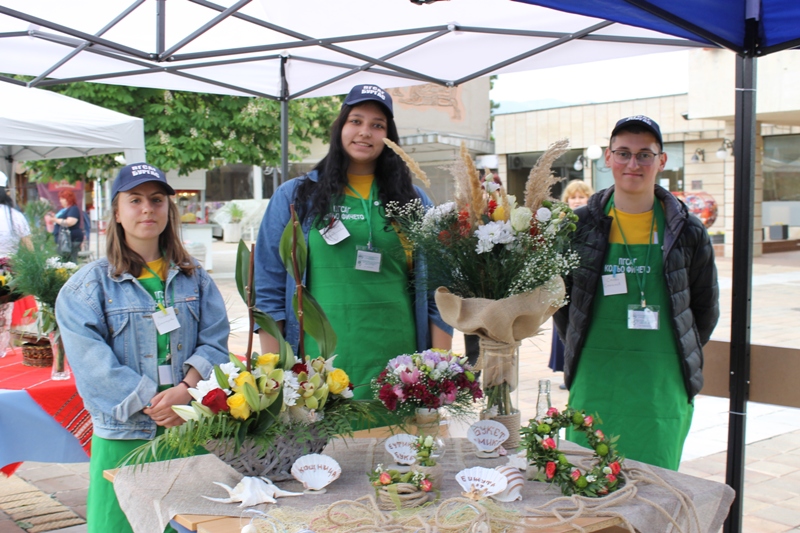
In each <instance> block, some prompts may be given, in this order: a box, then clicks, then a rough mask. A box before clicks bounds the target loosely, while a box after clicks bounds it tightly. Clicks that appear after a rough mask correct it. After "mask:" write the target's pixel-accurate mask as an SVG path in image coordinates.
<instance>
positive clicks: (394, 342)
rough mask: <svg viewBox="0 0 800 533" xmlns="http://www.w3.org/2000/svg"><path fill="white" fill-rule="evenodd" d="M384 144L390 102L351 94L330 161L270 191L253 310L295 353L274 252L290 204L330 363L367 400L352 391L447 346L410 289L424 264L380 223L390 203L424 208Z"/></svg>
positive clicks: (444, 328) (424, 299) (447, 334)
mask: <svg viewBox="0 0 800 533" xmlns="http://www.w3.org/2000/svg"><path fill="white" fill-rule="evenodd" d="M384 138H389V139H391V140H392V141H394V142H398V134H397V127H396V125H395V122H394V115H393V109H392V98H391V96H390V95H389V94H388V93H387V92H385V91H383V89H381V88H380V87H377V86H374V85H358V86H356V87H353V89H352V90H351V91H350V93H349V94H348V96H347V98H346V99H345V101H344V104H343V105H342V109H341V112H340V113H339V116H338V118H337V119H336V121H335V122H334V123H333V127H332V128H331V139H330V149H329V151H328V154H327V155H326V156H325V158H323V159H322V161H320V162H319V164H318V165H317V166H316V168H315V169H314V170H313V171H311V172H310V173H308V174H307V175H305V176H302V177H300V178H297V179H293V180H290V181H288V182H287V183H285V184H283V185H282V186H281V187H280V188H279V189H278V190H277V191H276V192H275V194H274V195H273V197H272V198H271V199H270V202H269V206H268V207H267V212H266V214H265V215H264V219H263V220H262V222H261V229H260V230H259V233H258V241H257V243H256V249H255V254H256V256H255V265H256V270H255V289H256V306H257V307H258V308H259V309H260V310H262V311H263V312H265V313H267V314H269V315H270V316H272V318H274V319H275V320H276V321H278V323H279V325H281V327H283V333H284V336H285V337H286V339H287V341H288V342H289V343H291V344H292V346H293V348H294V349H295V350H297V343H298V340H299V337H300V330H299V325H298V322H297V318H296V316H295V313H294V309H293V307H292V296H293V295H294V292H295V282H294V280H293V278H292V277H291V276H289V275H288V274H287V271H286V269H285V267H284V264H283V262H282V261H281V258H280V255H279V253H278V244H279V242H280V238H281V235H282V233H283V229H284V227H285V226H286V224H287V222H288V221H289V219H290V205H291V204H294V207H295V210H296V211H297V214H298V218H299V220H300V221H301V224H302V228H303V234H304V236H305V239H306V242H307V243H308V249H309V262H308V269H307V271H306V275H305V280H304V282H305V285H306V286H307V287H308V288H309V291H310V292H311V293H312V294H313V295H314V298H315V299H316V300H317V301H318V302H319V303H320V305H321V307H322V309H323V310H324V311H325V313H326V315H327V316H328V318H329V320H330V321H331V324H332V326H333V327H334V330H335V331H336V334H337V337H338V344H337V348H336V352H337V353H338V358H337V359H336V363H337V366H339V367H341V368H342V369H343V370H345V372H347V373H348V375H349V376H350V380H351V382H352V383H353V384H355V385H356V386H357V388H356V390H355V391H354V393H355V397H356V398H366V397H371V391H370V388H369V387H368V386H366V387H358V385H368V384H369V381H370V380H371V379H372V378H373V377H375V376H376V375H377V374H378V373H379V372H380V371H381V370H382V369H383V368H384V366H385V365H386V363H387V361H388V360H389V359H391V358H392V357H396V356H397V355H400V354H403V353H413V352H414V351H415V350H425V349H428V348H431V347H436V348H449V347H450V344H451V341H452V328H451V327H450V326H448V325H447V324H446V323H444V322H443V321H442V319H441V317H440V315H439V312H438V310H437V308H436V303H435V302H434V301H433V298H432V297H431V295H430V294H429V293H428V292H427V291H424V290H420V291H414V290H413V286H414V279H415V278H416V279H419V278H420V277H421V276H423V275H424V263H423V261H422V260H421V258H419V257H413V258H412V257H408V256H407V255H406V253H404V250H403V246H402V243H401V240H400V237H399V236H398V234H397V232H396V231H395V229H394V227H393V225H392V221H391V219H389V218H387V217H386V209H385V208H386V204H387V203H388V202H391V201H394V202H397V203H398V204H400V205H404V204H406V203H408V202H410V201H411V200H414V199H417V198H419V199H420V200H421V201H422V202H423V203H424V204H425V205H431V201H430V200H429V199H428V197H427V196H426V195H425V193H423V192H422V190H421V189H419V188H417V187H415V186H413V185H412V183H411V175H410V173H409V171H408V169H407V167H406V165H405V164H404V163H403V161H402V160H400V158H399V157H397V155H395V153H394V152H392V151H391V150H390V149H389V148H388V147H387V146H386V145H385V144H384V142H383V139H384ZM259 335H260V338H261V347H262V350H263V351H264V352H277V351H278V350H277V342H276V341H275V339H274V338H272V337H271V336H270V335H269V334H267V333H266V332H264V331H260V332H259ZM305 347H306V353H307V354H309V355H312V356H313V355H315V354H316V353H317V352H318V349H317V346H316V343H315V342H314V341H313V340H312V339H311V338H310V337H309V336H306V341H305Z"/></svg>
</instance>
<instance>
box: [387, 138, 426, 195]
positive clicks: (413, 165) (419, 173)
mask: <svg viewBox="0 0 800 533" xmlns="http://www.w3.org/2000/svg"><path fill="white" fill-rule="evenodd" d="M383 142H384V143H385V144H386V146H388V147H389V148H391V149H392V151H393V152H394V153H396V154H397V155H398V156H400V159H402V160H403V161H404V162H405V164H406V166H408V170H410V171H411V173H412V174H414V177H415V178H417V179H418V180H419V181H421V182H422V183H423V185H425V187H427V188H428V189H430V188H431V181H430V180H429V179H428V175H427V174H425V171H424V170H422V168H420V166H419V163H417V162H416V161H414V160H413V159H412V158H411V156H410V155H408V154H407V153H406V151H405V150H403V149H402V148H400V147H399V146H398V145H397V143H396V142H394V141H392V140H391V139H383Z"/></svg>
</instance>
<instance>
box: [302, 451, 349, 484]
mask: <svg viewBox="0 0 800 533" xmlns="http://www.w3.org/2000/svg"><path fill="white" fill-rule="evenodd" d="M341 474H342V467H341V466H339V463H337V462H336V460H335V459H334V458H333V457H330V456H328V455H322V454H319V453H312V454H309V455H304V456H302V457H300V458H299V459H297V461H295V462H294V464H293V465H292V476H294V478H295V479H296V480H297V481H299V482H300V483H302V484H303V488H304V489H306V490H307V491H309V490H310V491H321V490H322V489H324V488H325V487H327V486H328V485H330V484H331V483H333V482H334V481H335V480H336V479H338V478H339V476H340V475H341Z"/></svg>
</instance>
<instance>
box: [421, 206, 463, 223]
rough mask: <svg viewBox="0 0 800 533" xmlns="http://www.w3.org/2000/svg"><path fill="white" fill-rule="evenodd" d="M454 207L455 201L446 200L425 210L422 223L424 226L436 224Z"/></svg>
mask: <svg viewBox="0 0 800 533" xmlns="http://www.w3.org/2000/svg"><path fill="white" fill-rule="evenodd" d="M455 208H456V203H455V202H446V203H444V204H441V205H437V206H436V207H432V208H430V209H428V210H427V211H426V212H425V215H424V216H423V217H422V225H423V226H425V227H433V226H435V225H436V224H438V223H439V222H440V221H441V220H442V219H443V218H444V217H446V216H447V215H449V214H450V213H452V212H453V210H455Z"/></svg>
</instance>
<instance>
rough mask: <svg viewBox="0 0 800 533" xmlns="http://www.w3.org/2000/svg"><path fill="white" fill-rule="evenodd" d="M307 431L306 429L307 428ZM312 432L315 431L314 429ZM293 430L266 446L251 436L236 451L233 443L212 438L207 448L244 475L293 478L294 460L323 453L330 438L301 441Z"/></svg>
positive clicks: (276, 479)
mask: <svg viewBox="0 0 800 533" xmlns="http://www.w3.org/2000/svg"><path fill="white" fill-rule="evenodd" d="M305 431H306V432H307V431H308V430H307V429H306V430H305ZM311 434H312V435H313V434H314V431H313V430H311ZM297 440H298V439H297V438H296V437H295V435H293V434H292V433H291V432H289V433H288V434H285V435H278V436H276V437H275V440H274V441H273V442H272V444H271V445H270V446H268V447H267V448H266V449H261V447H260V446H259V445H258V444H256V443H255V442H254V441H253V440H252V439H245V441H244V442H243V443H242V446H241V447H240V448H239V449H238V450H237V449H236V447H235V445H234V443H233V442H222V441H218V440H212V441H209V443H208V444H206V446H205V448H206V449H207V450H208V451H209V452H211V453H213V454H214V455H216V456H217V457H219V458H220V459H221V460H222V461H224V462H225V463H227V464H229V465H230V466H232V467H233V469H234V470H236V471H237V472H239V473H240V474H243V475H245V476H263V477H267V478H269V479H270V480H272V481H285V480H287V479H292V474H291V473H290V472H291V469H292V465H293V464H294V462H295V461H296V460H297V459H298V458H299V457H302V456H303V455H307V454H310V453H321V452H322V450H324V449H325V446H326V445H327V444H328V441H327V439H321V438H317V439H312V440H306V441H304V442H302V443H298V442H297Z"/></svg>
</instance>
